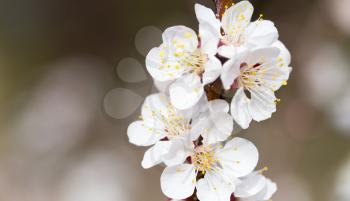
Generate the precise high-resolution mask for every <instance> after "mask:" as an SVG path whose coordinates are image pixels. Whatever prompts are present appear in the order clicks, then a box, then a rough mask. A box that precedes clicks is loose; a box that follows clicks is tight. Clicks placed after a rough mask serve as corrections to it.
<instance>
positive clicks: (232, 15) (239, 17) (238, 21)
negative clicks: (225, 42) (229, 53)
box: [222, 1, 254, 33]
mask: <svg viewBox="0 0 350 201" xmlns="http://www.w3.org/2000/svg"><path fill="white" fill-rule="evenodd" d="M253 11H254V8H253V6H252V4H251V3H250V2H249V1H241V2H239V3H237V4H235V5H233V6H231V7H230V8H229V9H227V10H226V11H225V13H224V15H223V16H222V28H223V29H224V31H225V33H230V32H231V31H232V29H233V28H235V27H237V28H238V27H240V28H239V30H241V31H243V30H244V28H245V27H246V26H247V25H248V24H249V23H250V19H251V17H252V15H253ZM236 30H237V29H236ZM239 32H240V31H239Z"/></svg>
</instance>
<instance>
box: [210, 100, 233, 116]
mask: <svg viewBox="0 0 350 201" xmlns="http://www.w3.org/2000/svg"><path fill="white" fill-rule="evenodd" d="M208 107H209V110H210V111H211V112H225V113H228V111H229V110H230V105H229V104H228V103H227V102H226V101H225V100H222V99H215V100H212V101H209V102H208Z"/></svg>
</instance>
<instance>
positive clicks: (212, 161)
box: [191, 145, 218, 174]
mask: <svg viewBox="0 0 350 201" xmlns="http://www.w3.org/2000/svg"><path fill="white" fill-rule="evenodd" d="M191 159H192V163H193V165H194V166H195V168H196V170H197V171H200V172H202V174H205V173H206V172H207V171H212V170H215V169H216V164H217V163H218V160H217V159H216V157H215V154H214V151H213V149H212V147H211V146H204V145H202V146H199V147H197V148H196V150H195V153H194V154H193V155H192V157H191Z"/></svg>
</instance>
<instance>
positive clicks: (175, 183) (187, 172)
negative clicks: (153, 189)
mask: <svg viewBox="0 0 350 201" xmlns="http://www.w3.org/2000/svg"><path fill="white" fill-rule="evenodd" d="M195 179H196V171H195V168H194V166H193V165H190V164H182V165H177V166H170V167H166V168H165V169H164V171H163V173H162V175H161V177H160V184H161V189H162V191H163V193H164V194H165V195H166V196H167V197H169V198H172V199H185V198H187V197H189V196H191V195H192V194H193V192H194V188H195V186H196V182H195Z"/></svg>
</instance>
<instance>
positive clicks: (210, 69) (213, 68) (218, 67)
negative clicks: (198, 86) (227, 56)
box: [203, 56, 222, 85]
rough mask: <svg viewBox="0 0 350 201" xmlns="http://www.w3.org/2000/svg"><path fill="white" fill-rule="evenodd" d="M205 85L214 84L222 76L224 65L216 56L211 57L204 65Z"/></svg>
mask: <svg viewBox="0 0 350 201" xmlns="http://www.w3.org/2000/svg"><path fill="white" fill-rule="evenodd" d="M204 69H205V70H204V73H203V84H204V85H205V84H209V83H212V82H214V81H215V80H216V79H217V78H218V77H219V76H220V74H221V71H222V64H221V62H220V60H219V59H217V58H216V57H215V56H210V57H209V58H208V61H207V62H206V63H205V64H204Z"/></svg>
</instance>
